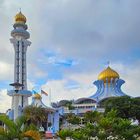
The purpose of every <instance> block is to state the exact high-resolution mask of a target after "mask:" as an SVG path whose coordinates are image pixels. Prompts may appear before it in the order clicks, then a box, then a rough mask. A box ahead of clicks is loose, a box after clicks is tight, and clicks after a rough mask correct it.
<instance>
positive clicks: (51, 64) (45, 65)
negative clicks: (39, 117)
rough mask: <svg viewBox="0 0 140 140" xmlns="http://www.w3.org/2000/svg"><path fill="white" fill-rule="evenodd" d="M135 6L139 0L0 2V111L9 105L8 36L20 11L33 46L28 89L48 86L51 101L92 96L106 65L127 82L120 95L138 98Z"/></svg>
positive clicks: (139, 34) (139, 39) (139, 42)
mask: <svg viewBox="0 0 140 140" xmlns="http://www.w3.org/2000/svg"><path fill="white" fill-rule="evenodd" d="M139 5H140V1H139V0H135V1H132V0H122V1H121V0H112V1H110V0H106V1H104V0H76V1H75V0H41V1H40V0H24V1H19V0H12V1H9V0H0V28H1V32H0V36H1V39H0V40H1V41H0V52H1V59H0V89H1V98H0V99H2V100H3V106H0V109H1V110H2V111H3V110H4V109H3V108H8V107H9V106H10V98H9V97H7V95H6V89H10V87H9V85H8V84H9V83H11V82H13V73H14V72H13V63H14V50H13V46H12V44H10V41H9V38H10V32H11V30H12V29H13V27H12V24H13V23H14V16H15V15H16V13H18V11H19V8H21V10H22V13H23V14H24V15H25V16H26V17H27V25H28V28H29V29H28V31H29V32H30V35H31V38H30V41H31V42H32V45H31V46H30V47H29V48H28V51H27V60H28V61H27V63H28V64H27V65H28V88H29V89H32V87H36V88H37V89H38V90H39V89H40V88H43V89H44V90H46V91H49V89H50V88H51V94H52V95H51V98H52V101H57V100H61V99H73V98H79V97H88V96H91V94H92V93H94V92H95V91H96V87H95V86H94V85H93V84H92V83H93V81H95V80H97V77H98V74H99V73H100V72H101V71H102V70H103V69H105V68H106V64H107V61H110V62H111V63H110V66H111V67H112V68H113V69H115V70H116V71H117V72H118V73H119V74H120V77H121V78H122V79H124V80H125V81H126V83H125V84H124V86H123V87H122V88H123V91H124V92H125V93H127V94H128V95H131V96H139V91H140V87H139V84H138V83H139V79H140V18H139V13H140V9H139ZM2 97H3V98H2ZM7 102H9V104H7ZM44 102H45V103H46V104H47V102H48V98H47V97H44Z"/></svg>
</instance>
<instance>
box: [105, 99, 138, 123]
mask: <svg viewBox="0 0 140 140" xmlns="http://www.w3.org/2000/svg"><path fill="white" fill-rule="evenodd" d="M112 109H114V110H116V111H117V116H118V117H121V118H127V119H134V120H136V119H137V120H138V121H139V123H140V98H131V97H129V96H122V97H114V98H110V99H108V100H106V101H105V112H106V113H107V112H109V111H111V110H112Z"/></svg>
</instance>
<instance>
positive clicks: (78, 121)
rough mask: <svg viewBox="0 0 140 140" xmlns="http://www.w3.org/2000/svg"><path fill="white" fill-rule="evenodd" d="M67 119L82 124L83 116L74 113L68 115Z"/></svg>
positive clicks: (74, 123) (72, 122)
mask: <svg viewBox="0 0 140 140" xmlns="http://www.w3.org/2000/svg"><path fill="white" fill-rule="evenodd" d="M66 120H67V121H68V122H69V123H71V124H73V125H79V124H81V118H80V117H78V116H76V115H74V114H72V113H71V114H68V115H67V116H66Z"/></svg>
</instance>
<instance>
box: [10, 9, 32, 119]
mask: <svg viewBox="0 0 140 140" xmlns="http://www.w3.org/2000/svg"><path fill="white" fill-rule="evenodd" d="M13 27H14V29H13V30H12V32H11V36H12V38H11V39H10V42H11V43H12V44H13V46H14V51H15V64H14V83H13V84H10V85H11V86H13V87H14V90H10V91H8V95H9V96H12V108H11V114H12V115H11V118H12V119H14V120H15V119H16V118H17V117H18V116H19V115H21V114H22V111H23V108H24V107H25V106H27V105H28V97H29V96H31V92H30V91H28V90H27V67H26V52H27V47H28V46H30V45H31V42H30V41H29V40H28V39H29V38H30V34H29V32H28V31H27V28H28V27H27V25H26V17H25V16H24V15H23V14H22V13H21V11H20V12H19V13H18V14H17V15H16V16H15V23H14V25H13Z"/></svg>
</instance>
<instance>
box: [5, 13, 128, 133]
mask: <svg viewBox="0 0 140 140" xmlns="http://www.w3.org/2000/svg"><path fill="white" fill-rule="evenodd" d="M13 27H14V29H13V30H12V32H11V36H12V38H11V39H10V41H11V43H12V44H13V47H14V51H15V60H14V83H12V84H10V85H11V86H13V89H12V90H9V91H8V93H7V94H8V95H9V96H11V97H12V105H11V109H10V110H8V112H7V114H8V116H9V118H10V119H12V120H14V121H15V119H16V118H17V117H18V116H20V115H22V113H23V109H24V108H25V107H26V106H28V105H29V104H28V97H31V96H32V104H31V105H33V106H41V107H43V108H45V109H46V110H47V111H48V121H47V122H46V123H45V124H43V126H44V128H45V129H46V130H50V129H53V131H54V133H56V132H57V131H58V130H59V120H60V119H61V118H62V116H64V115H65V114H68V113H74V114H76V115H81V114H84V113H85V112H87V111H94V110H97V111H100V112H103V111H104V109H103V108H100V107H98V105H99V103H100V102H101V101H102V100H104V99H107V98H110V97H117V96H125V95H126V94H125V93H123V91H122V90H121V86H122V84H124V83H125V81H124V80H122V79H121V78H120V76H119V74H118V73H117V72H116V71H115V70H113V69H112V68H111V67H109V66H108V67H107V68H106V69H105V70H103V71H102V72H101V73H100V74H99V76H98V80H96V81H95V82H94V85H95V86H96V87H97V91H96V93H95V94H94V93H92V94H93V95H91V96H90V97H83V98H79V99H77V100H74V101H73V102H72V103H71V105H72V108H69V107H67V106H66V103H67V101H66V100H62V101H60V102H58V103H52V107H48V106H46V105H44V103H43V102H42V97H41V95H40V94H39V93H36V94H34V95H32V92H31V91H29V90H28V88H27V66H26V53H27V48H28V46H30V45H31V42H30V41H29V40H28V39H29V38H30V34H29V32H28V31H27V29H28V26H27V24H26V17H25V16H24V15H23V14H22V13H21V12H19V13H18V14H17V15H16V16H15V23H14V25H13ZM48 123H51V127H48Z"/></svg>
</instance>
